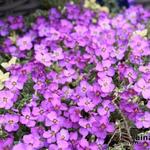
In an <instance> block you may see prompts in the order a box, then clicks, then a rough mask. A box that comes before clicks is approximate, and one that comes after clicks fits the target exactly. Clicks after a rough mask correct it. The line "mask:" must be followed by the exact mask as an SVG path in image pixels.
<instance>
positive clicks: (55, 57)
mask: <svg viewBox="0 0 150 150" xmlns="http://www.w3.org/2000/svg"><path fill="white" fill-rule="evenodd" d="M63 58H64V55H63V51H62V48H57V49H55V50H53V53H52V54H51V60H52V61H57V60H61V59H63Z"/></svg>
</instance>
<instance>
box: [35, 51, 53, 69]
mask: <svg viewBox="0 0 150 150" xmlns="http://www.w3.org/2000/svg"><path fill="white" fill-rule="evenodd" d="M35 59H36V60H37V61H38V62H40V63H42V64H44V65H45V66H47V67H50V66H51V64H52V60H51V57H50V53H47V52H44V51H38V52H36V54H35Z"/></svg>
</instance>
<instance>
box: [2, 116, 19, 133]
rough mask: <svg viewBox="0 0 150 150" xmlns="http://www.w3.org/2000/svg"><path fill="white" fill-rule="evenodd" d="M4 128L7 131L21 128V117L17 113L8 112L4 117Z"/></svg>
mask: <svg viewBox="0 0 150 150" xmlns="http://www.w3.org/2000/svg"><path fill="white" fill-rule="evenodd" d="M4 119H5V120H4V128H5V130H6V131H8V132H11V131H17V130H18V128H19V125H18V122H19V117H18V116H17V115H11V114H6V115H5V117H4Z"/></svg>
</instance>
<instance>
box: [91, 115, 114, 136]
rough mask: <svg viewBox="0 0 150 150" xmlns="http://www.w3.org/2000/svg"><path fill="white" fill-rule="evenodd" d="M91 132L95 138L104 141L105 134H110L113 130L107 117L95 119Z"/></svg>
mask: <svg viewBox="0 0 150 150" xmlns="http://www.w3.org/2000/svg"><path fill="white" fill-rule="evenodd" d="M92 130H93V132H94V134H95V135H96V136H97V137H100V138H102V139H105V137H106V135H107V132H108V133H111V132H113V131H114V130H115V128H114V125H113V123H110V122H109V120H108V118H107V116H102V117H97V118H96V121H95V122H93V126H92Z"/></svg>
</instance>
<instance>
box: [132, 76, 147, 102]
mask: <svg viewBox="0 0 150 150" xmlns="http://www.w3.org/2000/svg"><path fill="white" fill-rule="evenodd" d="M134 90H135V91H137V92H139V93H141V94H142V96H143V97H144V98H145V99H148V98H150V84H149V83H147V82H146V81H145V80H144V79H143V78H141V79H139V80H138V81H137V83H136V84H135V87H134Z"/></svg>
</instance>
